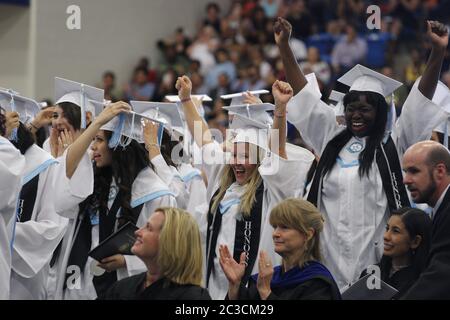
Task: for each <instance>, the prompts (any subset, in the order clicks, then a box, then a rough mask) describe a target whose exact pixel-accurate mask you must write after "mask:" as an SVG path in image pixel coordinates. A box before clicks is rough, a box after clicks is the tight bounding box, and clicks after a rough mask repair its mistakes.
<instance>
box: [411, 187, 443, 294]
mask: <svg viewBox="0 0 450 320" xmlns="http://www.w3.org/2000/svg"><path fill="white" fill-rule="evenodd" d="M403 299H450V188H449V189H448V190H447V193H446V194H445V197H444V199H443V200H442V203H441V205H440V206H439V209H438V211H437V212H436V214H435V215H434V218H433V227H432V235H431V249H430V253H429V255H428V265H427V268H426V269H425V270H424V271H423V272H422V274H421V275H420V277H419V279H417V281H416V282H415V283H414V285H413V286H412V287H411V289H409V291H408V292H407V293H406V294H405V295H404V296H403Z"/></svg>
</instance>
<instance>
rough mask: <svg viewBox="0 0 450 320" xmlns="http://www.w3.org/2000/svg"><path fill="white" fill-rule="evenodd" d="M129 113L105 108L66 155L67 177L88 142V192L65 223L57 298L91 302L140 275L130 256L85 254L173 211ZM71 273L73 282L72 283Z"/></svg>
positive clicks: (136, 262) (136, 117) (142, 267)
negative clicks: (162, 210)
mask: <svg viewBox="0 0 450 320" xmlns="http://www.w3.org/2000/svg"><path fill="white" fill-rule="evenodd" d="M130 110H131V108H130V106H129V105H127V104H126V103H124V102H117V103H114V104H111V105H109V106H108V107H106V108H105V109H104V110H103V111H102V112H101V113H100V115H99V116H98V117H97V118H96V119H95V120H94V121H93V122H92V123H91V125H90V126H89V127H88V128H87V129H86V130H85V131H84V132H83V133H82V134H81V135H80V136H79V138H78V139H77V140H75V141H74V142H73V144H72V145H71V146H70V147H69V149H68V152H67V153H68V154H67V159H68V160H67V166H68V168H67V171H71V170H73V168H72V166H73V165H77V163H76V162H70V161H69V159H70V158H71V159H81V158H82V157H83V155H84V154H85V153H86V151H87V149H88V147H89V145H90V144H91V142H92V141H93V142H92V144H91V151H92V158H93V160H94V163H95V166H94V188H93V193H92V194H91V195H90V196H89V197H88V198H87V199H86V200H84V201H83V202H82V203H81V204H80V205H79V209H78V211H76V212H75V214H74V215H73V216H71V217H69V219H70V226H71V230H69V231H68V234H67V238H68V240H67V241H65V243H64V244H63V247H62V252H61V255H62V257H63V258H62V263H61V265H60V266H59V274H58V283H57V292H56V297H57V298H64V299H93V298H96V297H97V295H99V294H102V293H103V292H104V291H105V290H106V289H107V288H108V287H109V286H110V285H111V284H112V283H114V282H115V281H116V280H117V279H121V278H125V277H128V276H130V275H133V274H136V273H138V272H141V271H143V270H145V265H144V264H143V263H142V262H141V261H140V260H139V259H138V258H136V257H134V256H125V255H121V254H116V255H113V256H111V257H107V258H104V259H103V260H102V261H98V262H97V261H94V260H93V259H92V258H90V257H88V253H89V251H90V250H92V249H93V248H94V247H96V246H97V245H98V244H99V242H101V241H102V240H104V239H106V238H107V237H108V236H109V235H111V234H112V233H113V232H114V231H115V230H117V229H118V228H119V227H121V226H123V225H124V224H125V223H127V222H131V223H133V224H136V225H138V226H142V225H143V224H145V223H146V221H147V219H148V217H149V216H150V215H151V214H152V213H153V212H154V210H155V208H157V207H160V206H175V205H176V202H175V199H174V198H173V195H172V193H171V192H170V191H169V189H168V187H167V185H166V184H164V183H163V181H162V180H161V179H160V178H159V177H158V176H157V175H156V174H155V172H154V171H153V169H152V165H151V163H150V161H149V159H148V155H147V151H146V150H145V148H144V147H143V145H142V143H143V138H142V136H141V135H140V132H141V130H142V129H141V126H140V120H141V118H140V116H139V115H137V114H135V113H129V111H130ZM124 123H125V124H124ZM97 267H100V269H98V268H97ZM96 268H97V270H95V269H96ZM74 270H76V272H79V273H78V274H77V276H78V277H79V278H78V279H77V278H74V277H72V276H73V274H72V272H73V271H74ZM105 270H106V271H107V272H105ZM76 272H75V273H74V274H76ZM77 281H78V282H77Z"/></svg>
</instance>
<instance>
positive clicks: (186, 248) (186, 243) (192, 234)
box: [155, 208, 203, 286]
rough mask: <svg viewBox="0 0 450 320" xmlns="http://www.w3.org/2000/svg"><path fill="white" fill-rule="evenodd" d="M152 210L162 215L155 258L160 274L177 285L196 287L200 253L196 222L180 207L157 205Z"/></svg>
mask: <svg viewBox="0 0 450 320" xmlns="http://www.w3.org/2000/svg"><path fill="white" fill-rule="evenodd" d="M155 211H156V212H158V211H159V212H162V213H163V214H164V216H165V219H164V223H163V226H162V228H161V231H160V234H159V253H158V260H157V261H158V266H159V268H160V272H161V275H163V276H164V277H166V278H168V279H169V280H171V281H172V282H175V283H178V284H192V285H198V286H200V285H201V283H202V271H203V270H202V268H203V264H202V262H203V255H202V248H201V239H200V231H199V229H198V225H197V222H196V221H195V220H194V218H193V217H192V216H191V215H190V214H189V213H188V212H187V211H185V210H183V209H179V208H158V209H156V210H155Z"/></svg>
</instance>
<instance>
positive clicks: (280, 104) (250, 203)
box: [176, 76, 314, 299]
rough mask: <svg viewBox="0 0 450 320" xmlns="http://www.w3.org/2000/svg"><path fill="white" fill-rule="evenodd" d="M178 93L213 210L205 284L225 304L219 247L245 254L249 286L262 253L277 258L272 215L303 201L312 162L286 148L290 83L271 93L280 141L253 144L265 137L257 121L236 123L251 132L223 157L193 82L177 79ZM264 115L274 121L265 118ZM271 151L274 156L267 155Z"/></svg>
mask: <svg viewBox="0 0 450 320" xmlns="http://www.w3.org/2000/svg"><path fill="white" fill-rule="evenodd" d="M176 88H177V90H178V96H179V98H180V100H181V102H182V105H183V109H184V115H185V120H186V123H187V126H188V128H189V130H190V132H191V134H192V136H193V137H194V140H195V142H196V144H197V145H198V146H199V147H200V148H201V150H202V154H203V162H202V169H203V170H204V172H205V173H206V176H207V181H208V189H207V198H208V203H209V210H208V212H207V213H206V216H205V217H204V219H203V222H202V223H201V226H200V229H201V230H206V274H205V281H206V282H205V283H206V286H207V288H208V290H209V293H210V294H211V297H212V298H213V299H224V298H225V296H226V294H227V291H228V281H227V279H226V277H225V275H224V274H223V273H222V272H221V269H220V264H219V245H221V244H224V245H227V246H228V247H229V248H230V250H231V251H232V252H233V256H234V258H235V259H236V260H239V257H240V256H241V253H242V252H244V253H245V257H246V265H247V267H246V270H245V274H244V276H243V278H242V279H241V280H242V284H243V285H245V284H246V283H247V280H248V279H249V277H250V275H251V274H252V272H253V273H254V272H256V270H257V266H256V265H255V261H256V260H257V257H258V252H259V251H260V249H261V248H263V249H264V250H266V251H268V252H273V243H272V240H271V238H270V235H271V234H272V229H271V226H270V224H269V223H268V212H270V210H271V209H272V208H273V207H274V206H275V205H276V204H277V203H278V202H280V201H281V200H283V199H285V198H287V197H293V196H301V195H302V190H303V185H304V182H305V179H306V173H307V171H308V169H309V167H310V166H311V163H312V161H313V159H314V156H313V155H312V154H311V153H310V152H309V151H307V150H306V149H303V148H300V147H295V146H289V148H288V147H287V145H286V104H287V102H288V101H289V99H290V98H291V97H292V88H291V87H290V86H289V85H288V84H287V83H284V82H281V81H276V82H275V83H274V84H273V87H272V93H273V95H274V98H275V119H274V120H273V129H274V130H279V132H278V133H279V134H278V141H270V142H269V141H266V142H265V143H264V141H261V140H263V139H261V140H260V139H252V138H251V137H250V136H251V134H254V133H255V132H256V133H257V134H261V130H260V129H259V128H258V127H254V126H252V125H251V123H252V122H250V121H252V120H253V123H254V122H255V121H254V120H255V119H247V120H246V118H238V119H240V120H242V121H243V122H244V123H246V124H247V126H246V127H243V128H240V129H238V130H241V131H238V132H240V133H239V134H238V135H237V136H236V137H235V138H234V140H233V143H232V147H231V153H230V154H228V153H224V151H223V149H222V147H221V146H220V144H219V143H218V142H216V141H214V140H213V138H212V136H211V132H210V130H209V128H208V126H207V124H206V123H205V122H204V121H203V119H202V118H201V117H200V115H199V113H198V111H197V108H196V107H195V105H194V103H193V102H192V99H191V90H192V83H191V81H190V79H189V78H188V77H186V76H183V77H180V78H178V80H177V83H176ZM256 107H258V106H256ZM256 109H257V108H256ZM253 111H258V110H253ZM259 111H261V110H259ZM262 114H263V116H266V117H268V118H269V119H267V120H272V119H271V118H270V116H269V115H268V114H267V113H266V112H264V111H263V112H262ZM236 116H237V115H236ZM236 116H235V117H236ZM260 122H261V121H260ZM263 127H264V125H263ZM199 128H200V129H201V130H198V129H199ZM199 131H201V132H199ZM199 133H201V134H199ZM247 134H248V136H246V135H247ZM264 136H266V137H267V132H264V133H262V134H261V135H259V136H258V137H259V138H261V137H264ZM239 137H241V138H239ZM253 137H254V136H253ZM272 142H273V145H274V144H276V143H278V148H275V147H274V146H273V145H272V147H270V144H271V143H272ZM269 148H270V149H271V150H272V152H271V153H269V154H268V153H267V151H268V150H269ZM227 156H229V157H227ZM210 157H214V159H212V158H210ZM216 160H222V162H220V161H216ZM275 166H277V170H276V171H275V170H273V169H274V167H275ZM205 226H207V227H205ZM273 259H274V260H276V259H277V257H275V256H273ZM278 259H279V258H278Z"/></svg>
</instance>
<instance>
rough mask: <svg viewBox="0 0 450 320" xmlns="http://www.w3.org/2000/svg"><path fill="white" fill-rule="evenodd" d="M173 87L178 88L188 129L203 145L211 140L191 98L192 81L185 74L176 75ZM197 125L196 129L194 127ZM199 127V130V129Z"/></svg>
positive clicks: (198, 142)
mask: <svg viewBox="0 0 450 320" xmlns="http://www.w3.org/2000/svg"><path fill="white" fill-rule="evenodd" d="M175 88H176V89H177V90H178V97H179V98H180V100H181V103H182V105H183V110H184V118H185V120H186V123H187V126H188V128H189V131H190V132H191V134H192V136H193V137H194V140H195V142H196V143H197V145H198V146H199V147H200V148H201V147H202V146H203V145H205V144H208V143H211V142H213V140H212V136H211V132H210V130H209V128H208V125H207V124H206V122H205V121H204V120H203V118H202V117H201V116H200V114H199V113H198V110H197V108H196V107H195V104H194V102H193V101H192V98H191V91H192V82H191V80H190V79H189V78H188V77H187V76H182V77H178V80H177V83H176V84H175ZM196 127H197V129H195V128H196ZM200 129H201V130H200Z"/></svg>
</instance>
